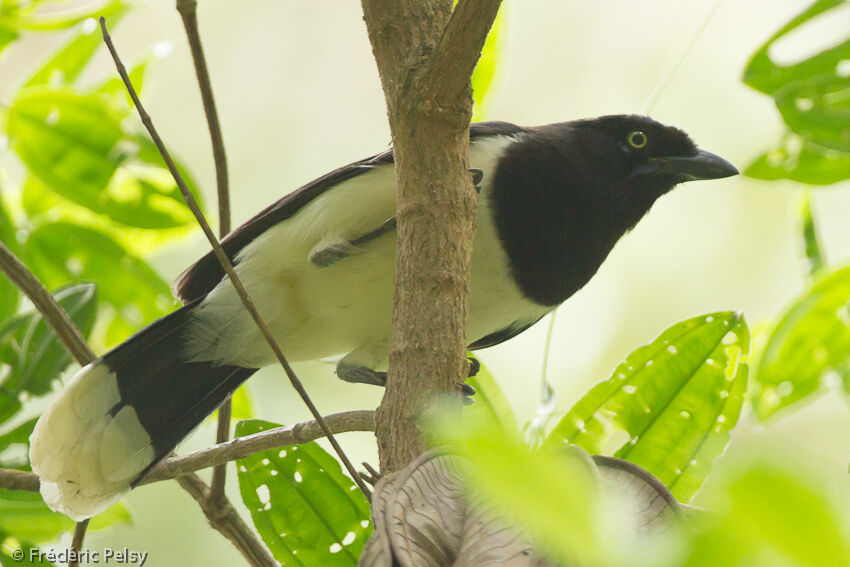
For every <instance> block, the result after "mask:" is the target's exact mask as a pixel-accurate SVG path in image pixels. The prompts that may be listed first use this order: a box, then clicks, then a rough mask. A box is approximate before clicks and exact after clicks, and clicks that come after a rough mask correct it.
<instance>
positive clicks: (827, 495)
mask: <svg viewBox="0 0 850 567" xmlns="http://www.w3.org/2000/svg"><path fill="white" fill-rule="evenodd" d="M792 457H793V456H792ZM748 467H749V470H746V471H743V472H737V474H735V475H734V476H733V477H732V478H731V479H729V478H727V479H723V480H722V481H721V482H722V484H721V485H720V486H718V487H717V490H714V491H712V492H717V493H718V494H717V496H716V497H715V498H714V499H713V501H712V502H711V506H712V508H711V509H712V513H710V514H704V515H701V516H698V517H695V518H693V520H694V521H692V522H690V525H689V530H688V533H687V536H688V538H687V539H690V540H691V541H687V539H686V540H685V541H684V542H683V543H685V546H683V547H685V548H686V549H687V551H686V552H685V556H684V557H683V560H682V561H679V562H676V563H675V564H676V565H687V566H688V567H720V566H733V565H734V566H740V567H743V566H747V567H756V566H765V567H767V566H771V567H773V566H787V567H792V566H793V567H844V566H846V565H850V531H848V525H850V524H848V522H847V520H848V516H847V514H843V515H842V514H841V512H842V507H841V506H842V503H843V502H846V499H845V500H842V498H841V496H842V495H841V494H840V493H839V494H836V492H837V491H836V490H835V488H837V485H836V484H835V483H832V482H829V483H823V484H820V485H819V484H818V483H817V481H816V480H814V479H813V478H812V474H811V473H806V474H805V475H804V474H800V473H799V472H796V473H793V474H792V473H789V471H788V470H787V469H786V470H783V468H782V467H779V466H776V465H773V466H769V465H766V464H764V463H758V462H756V463H749V464H748ZM726 476H729V475H726ZM839 484H840V483H839ZM829 485H832V487H831V488H830V489H827V488H826V486H829ZM844 496H846V491H845V494H844ZM844 510H846V506H845V507H844Z"/></svg>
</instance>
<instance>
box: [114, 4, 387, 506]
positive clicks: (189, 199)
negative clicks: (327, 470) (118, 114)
mask: <svg viewBox="0 0 850 567" xmlns="http://www.w3.org/2000/svg"><path fill="white" fill-rule="evenodd" d="M100 28H101V31H102V32H103V40H104V42H106V46H107V48H108V49H109V52H110V54H111V55H112V59H113V60H114V61H115V66H116V68H117V69H118V74H119V75H121V79H122V80H123V81H124V85H125V86H126V87H127V92H128V93H129V94H130V98H131V99H132V100H133V104H134V105H135V106H136V110H137V111H138V113H139V116H140V118H141V119H142V123H143V124H144V125H145V128H147V130H148V133H150V135H151V138H152V139H153V142H154V144H155V145H156V147H157V149H158V150H159V152H160V154H161V155H162V158H163V160H165V164H166V166H167V167H168V169H169V171H170V172H171V175H172V177H173V178H174V181H175V182H176V183H177V186H178V187H179V188H180V192H181V193H182V194H183V199H184V200H185V201H186V204H187V205H188V207H189V209H190V210H191V211H192V214H194V215H195V219H196V220H197V222H198V224H199V225H200V226H201V229H203V231H204V235H205V236H206V237H207V240H208V241H209V243H210V245H211V246H212V249H213V253H214V254H215V256H216V258H217V259H218V261H219V263H220V264H221V267H222V268H223V269H224V272H225V273H226V274H227V277H228V279H229V280H230V283H231V284H232V285H233V287H234V288H235V290H236V293H237V295H238V296H239V299H240V300H241V301H242V305H244V306H245V309H246V310H247V311H248V313H250V314H251V318H252V319H254V323H256V325H257V327H258V328H259V329H260V332H261V333H262V335H263V337H264V338H265V340H266V342H267V343H268V344H269V346H270V347H271V349H272V351H273V352H274V354H275V357H277V360H278V362H280V365H281V366H282V367H283V370H284V372H285V373H286V376H287V377H288V378H289V381H290V383H291V384H292V387H293V388H295V391H296V392H298V395H299V396H300V397H301V399H302V400H303V401H304V404H305V405H306V406H307V408H308V409H309V410H310V413H311V414H312V415H313V417H314V418H315V420H316V421H317V422H318V423H319V425H320V427H321V428H322V431H323V432H324V433H325V436H326V437H327V438H328V441H329V442H330V444H331V446H332V447H333V448H334V451H335V452H336V454H337V455H338V456H339V459H340V461H342V463H343V465H344V466H345V468H346V470H347V471H348V474H349V475H351V478H352V479H354V482H356V483H357V486H358V487H360V490H362V491H363V494H365V495H366V497H367V498H369V497H371V494H372V492H371V491H370V490H369V487H367V486H366V483H365V482H364V481H363V479H361V478H360V475H359V474H358V473H357V469H355V468H354V465H352V464H351V461H350V460H349V458H348V456H347V455H346V454H345V452H344V451H343V450H342V447H340V445H339V443H338V442H337V440H336V438H335V437H334V434H333V432H332V431H331V430H330V428H329V427H328V425H327V423H325V421H324V419H322V414H320V413H319V410H318V409H316V406H315V404H313V401H312V400H311V399H310V396H309V395H308V394H307V391H306V390H305V389H304V385H303V384H302V383H301V380H299V379H298V376H296V374H295V372H294V371H293V370H292V367H291V366H290V365H289V361H288V360H287V359H286V357H285V356H284V355H283V352H282V351H281V350H280V347H279V346H278V344H277V342H276V341H275V340H274V337H272V334H271V331H270V330H269V328H268V325H266V322H265V321H264V320H263V318H262V317H261V316H260V314H259V312H258V311H257V308H256V307H255V306H254V302H253V301H252V300H251V297H250V296H249V295H248V292H247V291H246V290H245V286H244V285H243V284H242V280H240V279H239V276H237V275H236V272H235V271H234V269H233V264H232V263H231V262H230V258H228V257H227V254H225V252H224V250H223V249H222V248H221V245H220V244H219V242H218V239H217V238H216V237H215V235H214V234H213V232H212V229H210V225H209V223H207V221H206V219H205V218H204V215H203V213H202V212H201V210H200V209H199V208H198V204H197V202H196V201H195V197H194V196H192V193H191V192H190V191H189V189H188V188H187V187H186V182H185V181H184V180H183V176H182V175H180V172H179V171H178V170H177V166H175V165H174V160H173V159H171V154H169V153H168V150H167V149H166V147H165V144H164V143H163V141H162V138H160V137H159V133H158V132H157V131H156V128H154V125H153V122H152V121H151V117H150V115H149V114H148V113H147V111H145V109H144V107H143V106H142V103H141V101H139V97H138V95H137V94H136V89H135V88H133V84H132V83H131V82H130V77H128V76H127V69H126V68H125V67H124V63H122V62H121V59H120V57H119V56H118V52H117V51H116V50H115V45H114V44H113V43H112V38H111V37H110V36H109V32H108V31H107V30H106V20H105V19H104V18H100Z"/></svg>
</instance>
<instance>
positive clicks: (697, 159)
mask: <svg viewBox="0 0 850 567" xmlns="http://www.w3.org/2000/svg"><path fill="white" fill-rule="evenodd" d="M649 162H650V164H651V167H654V168H655V169H656V171H657V173H658V174H661V175H670V176H672V177H675V178H677V179H679V180H680V181H696V180H698V179H721V178H723V177H731V176H733V175H738V169H737V168H736V167H735V166H734V165H732V164H731V163H729V162H728V161H726V160H725V159H723V158H722V157H720V156H718V155H715V154H713V153H711V152H707V151H705V150H697V155H695V156H690V157H659V158H650V159H649Z"/></svg>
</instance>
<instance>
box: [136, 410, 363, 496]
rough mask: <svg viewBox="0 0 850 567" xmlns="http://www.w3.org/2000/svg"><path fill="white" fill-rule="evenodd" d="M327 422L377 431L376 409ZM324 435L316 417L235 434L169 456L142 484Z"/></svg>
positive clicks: (337, 427) (341, 430)
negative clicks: (227, 438) (258, 430)
mask: <svg viewBox="0 0 850 567" xmlns="http://www.w3.org/2000/svg"><path fill="white" fill-rule="evenodd" d="M325 423H327V424H328V427H330V428H331V429H332V430H333V432H334V433H345V432H348V431H374V430H375V412H374V411H372V410H358V411H347V412H342V413H333V414H330V415H327V416H325ZM321 437H324V432H323V431H322V428H321V427H320V426H319V424H318V423H317V422H316V421H315V420H311V421H303V422H301V423H296V424H294V425H287V426H284V427H276V428H274V429H269V430H267V431H261V432H259V433H254V434H253V435H246V436H245V437H236V438H234V439H231V440H230V441H226V442H224V443H219V444H218V445H214V446H212V447H209V448H207V449H201V450H200V451H195V452H193V453H188V454H186V455H180V456H177V457H169V458H167V459H165V460H164V461H162V462H161V463H159V464H158V465H157V466H155V467H154V468H153V469H151V471H150V473H148V474H147V475H146V476H145V478H144V479H142V481H141V482H140V484H149V483H151V482H158V481H161V480H167V479H170V478H176V477H179V476H181V475H183V474H186V473H189V472H193V471H197V470H201V469H205V468H208V467H214V466H219V465H222V464H224V463H228V462H230V461H235V460H237V459H244V458H245V457H248V456H250V455H253V454H255V453H260V452H262V451H268V450H269V449H277V448H279V447H283V446H285V445H301V444H303V443H309V442H310V441H315V440H316V439H319V438H321Z"/></svg>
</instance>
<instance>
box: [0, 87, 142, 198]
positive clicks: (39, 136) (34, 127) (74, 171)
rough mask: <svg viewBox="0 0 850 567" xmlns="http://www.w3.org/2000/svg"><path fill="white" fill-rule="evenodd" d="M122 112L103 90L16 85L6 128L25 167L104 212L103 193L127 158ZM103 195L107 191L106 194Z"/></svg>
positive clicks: (52, 184) (46, 182) (57, 190)
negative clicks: (122, 145) (18, 90)
mask: <svg viewBox="0 0 850 567" xmlns="http://www.w3.org/2000/svg"><path fill="white" fill-rule="evenodd" d="M121 118H122V117H121V115H120V114H118V113H117V112H116V111H115V110H113V109H111V108H109V107H108V106H107V105H106V104H105V99H104V97H103V96H102V95H94V94H80V93H78V92H75V91H72V90H70V89H67V88H50V87H47V86H38V87H33V88H30V89H26V90H24V91H21V93H20V94H19V95H18V97H17V98H16V99H15V101H14V102H13V103H12V106H11V107H10V108H9V112H8V119H7V125H6V129H7V132H8V134H9V137H10V138H11V139H12V142H13V147H14V149H15V151H16V152H17V153H18V156H19V157H20V158H21V160H22V161H23V162H24V164H25V165H26V166H27V167H28V168H29V170H30V171H31V172H32V173H33V175H35V176H36V177H38V178H39V179H41V180H42V181H43V182H44V183H45V184H47V185H48V186H49V187H50V188H51V189H53V190H54V191H56V192H57V193H59V194H60V195H63V196H64V197H66V198H68V199H71V200H72V201H75V202H78V203H80V204H81V205H84V206H86V207H88V208H90V209H92V210H94V211H98V212H104V213H105V212H106V211H107V209H108V208H109V207H108V206H105V203H104V202H103V201H104V200H108V196H106V195H103V193H104V191H105V189H106V187H107V185H108V184H109V180H110V179H111V178H112V175H113V174H114V173H115V170H116V169H117V168H118V166H119V165H120V164H121V163H122V162H123V161H124V160H125V159H126V158H127V152H126V151H122V150H121V148H120V146H119V145H118V143H119V142H120V141H122V140H123V139H124V133H123V131H122V129H121ZM104 197H107V198H106V199H105V198H104Z"/></svg>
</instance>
